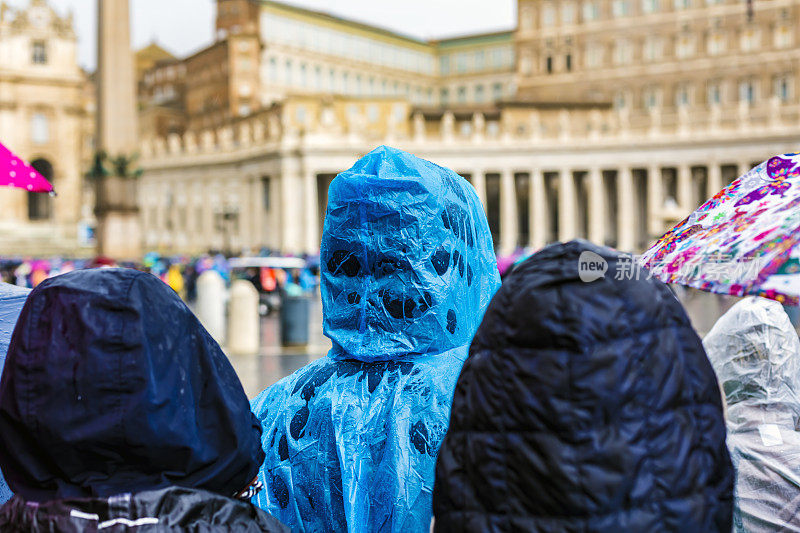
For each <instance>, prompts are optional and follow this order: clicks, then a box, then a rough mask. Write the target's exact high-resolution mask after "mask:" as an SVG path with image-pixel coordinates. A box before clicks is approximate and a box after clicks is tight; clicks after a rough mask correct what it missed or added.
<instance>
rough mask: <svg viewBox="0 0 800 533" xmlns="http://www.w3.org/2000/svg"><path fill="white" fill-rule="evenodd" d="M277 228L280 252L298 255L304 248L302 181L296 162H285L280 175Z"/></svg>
mask: <svg viewBox="0 0 800 533" xmlns="http://www.w3.org/2000/svg"><path fill="white" fill-rule="evenodd" d="M279 179H280V185H279V190H280V194H279V196H278V199H279V202H280V206H279V209H280V211H279V215H278V216H279V228H280V232H281V251H282V252H283V253H300V252H302V251H303V249H304V248H305V242H304V241H305V239H304V235H303V227H304V226H303V211H305V208H306V207H305V204H304V202H303V188H304V185H303V179H302V178H301V177H300V170H299V168H297V162H296V161H293V160H285V161H284V164H283V168H281V174H280V178H279Z"/></svg>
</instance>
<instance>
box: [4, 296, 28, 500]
mask: <svg viewBox="0 0 800 533" xmlns="http://www.w3.org/2000/svg"><path fill="white" fill-rule="evenodd" d="M29 292H30V290H28V289H24V288H22V287H17V286H16V285H9V284H8V283H0V376H2V373H3V366H4V365H5V361H6V352H8V343H9V341H10V340H11V333H12V332H13V331H14V326H15V325H16V324H17V317H19V313H20V311H22V306H23V305H24V304H25V299H26V298H27V297H28V293H29ZM11 496H13V494H12V492H11V489H10V488H8V483H7V482H6V480H5V478H4V477H3V472H2V471H0V505H2V504H4V503H6V502H7V501H8V500H9V498H11Z"/></svg>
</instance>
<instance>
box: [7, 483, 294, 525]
mask: <svg viewBox="0 0 800 533" xmlns="http://www.w3.org/2000/svg"><path fill="white" fill-rule="evenodd" d="M0 531H2V532H3V533H40V532H41V533H44V532H48V533H50V532H55V531H57V532H59V533H92V532H95V531H99V532H102V533H121V532H125V533H168V532H169V533H178V532H184V531H192V532H197V533H201V532H203V533H205V532H208V533H211V532H214V531H236V532H248V533H249V532H254V533H255V532H264V531H267V532H276V533H277V532H281V533H284V532H285V533H288V532H289V528H288V527H285V526H283V525H282V524H281V523H280V522H278V520H277V519H275V518H273V517H272V516H270V515H268V514H267V513H265V512H264V511H262V510H260V509H258V508H256V507H254V506H253V505H251V504H250V503H249V502H244V501H239V500H235V499H233V498H227V497H225V496H221V495H219V494H214V493H213V492H208V491H205V490H197V489H187V488H184V487H170V488H167V489H161V490H155V491H145V492H138V493H136V494H123V495H120V496H114V497H111V498H107V499H105V498H104V499H101V498H91V499H76V500H52V501H49V502H44V503H41V504H35V505H34V504H31V503H26V502H25V500H23V499H22V498H20V497H18V496H17V497H14V498H12V499H11V501H10V502H8V503H7V504H6V505H5V506H4V507H3V511H2V513H0Z"/></svg>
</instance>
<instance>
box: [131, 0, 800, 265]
mask: <svg viewBox="0 0 800 533" xmlns="http://www.w3.org/2000/svg"><path fill="white" fill-rule="evenodd" d="M797 9H798V3H797V2H796V0H794V1H789V0H760V1H758V2H755V9H754V11H753V13H752V17H748V13H747V10H746V5H745V4H744V3H743V2H738V1H734V0H730V1H727V0H669V1H667V0H641V1H636V2H635V1H634V0H588V1H586V2H577V1H575V2H572V1H571V0H549V1H548V0H520V5H519V10H518V13H519V20H518V26H519V28H518V30H516V31H515V32H513V34H512V35H513V45H514V52H513V54H512V56H511V57H516V60H515V61H514V71H513V72H511V76H510V78H509V79H510V80H511V81H508V82H499V81H498V82H497V83H503V84H504V85H503V87H504V89H503V90H502V91H500V93H502V95H501V94H498V98H493V97H488V98H487V97H486V96H487V95H486V93H484V96H483V98H475V95H476V92H477V91H476V89H475V85H474V84H475V83H481V84H484V86H485V87H486V86H488V85H486V84H489V83H495V82H490V81H488V79H487V80H486V81H475V79H479V78H480V77H479V76H478V77H477V78H475V79H473V78H471V77H470V76H471V74H469V72H468V69H469V68H472V67H473V66H476V65H486V63H485V62H481V61H486V58H487V57H489V56H490V55H491V54H492V53H490V52H489V50H492V49H494V48H495V47H496V46H498V45H497V41H495V40H494V39H501V40H502V34H495V35H491V34H489V35H482V36H472V37H465V38H463V39H462V40H460V42H454V43H453V45H454V46H455V49H453V50H451V52H448V54H450V55H449V56H448V57H449V58H450V59H448V60H444V59H443V58H444V57H445V55H444V50H448V46H449V45H448V46H446V45H444V44H443V42H442V41H439V42H437V43H428V44H427V45H428V46H429V47H431V49H433V50H435V53H434V55H433V57H434V58H435V60H434V62H433V63H432V64H428V63H426V62H424V61H420V62H419V63H414V62H413V61H412V62H411V64H417V65H418V66H420V68H430V72H431V74H426V73H425V72H419V73H417V74H416V75H415V76H414V79H415V80H417V81H416V83H422V82H424V83H425V84H426V85H425V86H424V87H430V88H432V91H431V93H430V94H431V95H432V96H431V98H430V99H428V98H427V94H428V92H427V88H423V89H422V91H421V98H416V95H417V91H416V89H415V88H414V87H413V86H411V87H410V89H409V91H408V92H406V91H405V90H404V89H402V90H400V92H399V94H392V93H391V92H390V94H383V93H381V92H380V91H378V93H377V94H374V93H371V92H370V91H369V90H367V91H363V90H362V91H360V92H359V91H355V92H354V93H350V92H346V91H345V92H344V93H340V92H339V91H326V90H325V89H324V87H325V86H324V81H323V82H322V83H323V89H322V90H321V91H320V90H309V91H306V90H302V83H301V84H300V85H301V86H300V87H298V86H296V85H292V84H291V83H288V81H287V80H296V79H297V78H295V77H290V76H289V75H286V76H285V77H284V78H281V74H280V72H281V69H283V68H285V67H286V71H287V72H289V71H290V69H295V68H296V67H297V66H298V65H303V64H304V63H303V62H304V61H307V62H306V63H305V64H306V78H305V79H306V84H309V83H310V84H311V86H312V87H315V85H314V83H315V82H313V80H314V75H313V73H314V72H316V66H315V65H314V63H313V62H312V60H314V58H316V57H324V56H325V54H312V53H309V55H308V56H307V57H306V56H305V55H303V54H304V53H305V52H303V46H309V47H310V49H311V50H313V49H314V46H316V47H317V49H319V47H320V46H323V45H322V44H321V43H322V42H325V43H328V44H330V43H331V42H332V41H330V39H331V37H330V35H328V36H327V37H322V36H318V37H314V31H312V30H313V29H314V26H313V25H312V26H308V27H305V26H302V25H295V26H290V27H289V29H285V30H281V29H280V27H279V25H275V24H264V21H265V20H267V21H268V20H270V17H273V16H276V15H275V13H276V12H279V13H282V14H283V15H284V16H286V17H287V18H292V19H293V20H294V19H298V20H300V19H303V20H306V18H307V17H310V18H312V19H314V20H319V23H318V25H319V28H318V29H320V31H322V30H321V28H324V29H325V30H326V31H327V30H330V27H329V23H330V24H333V22H331V21H330V20H328V19H327V18H325V17H323V16H322V15H320V14H317V13H314V12H306V11H304V10H297V8H289V7H286V6H282V5H280V4H277V3H276V2H263V3H262V10H263V11H262V16H261V18H260V21H261V24H262V27H261V29H260V30H259V31H260V32H261V33H262V35H264V34H265V32H266V30H265V29H264V28H265V27H271V28H272V29H273V30H274V31H275V32H276V33H277V34H280V32H282V31H285V37H284V38H278V37H275V34H271V35H272V36H271V37H270V39H272V41H269V42H266V44H265V45H264V47H263V51H262V65H261V68H262V69H264V68H266V75H262V77H261V81H262V85H261V87H262V89H261V90H262V94H263V95H264V98H263V100H262V104H263V106H262V110H260V111H258V112H254V113H251V114H249V115H246V116H242V117H230V118H229V119H228V120H227V121H225V122H223V123H221V124H220V125H218V126H215V127H209V128H203V129H199V130H192V129H189V130H187V131H186V132H185V133H184V134H182V135H178V134H173V135H170V136H167V137H163V136H162V137H156V136H153V137H148V138H145V139H144V140H143V147H142V151H143V154H144V167H145V169H146V173H145V176H144V178H143V181H142V194H141V198H142V199H143V201H145V202H146V205H143V207H142V209H143V211H142V213H143V227H144V232H145V246H146V247H147V248H149V249H160V250H162V251H181V252H187V253H194V252H199V251H203V250H206V249H208V248H231V249H247V248H259V247H261V246H268V247H271V248H274V249H279V250H282V251H285V252H295V253H312V254H313V253H316V251H317V250H318V246H319V237H320V231H321V227H322V220H323V218H324V206H325V204H326V200H327V198H326V194H327V186H328V184H329V182H330V180H331V179H332V178H333V176H334V175H335V174H336V173H338V172H340V171H341V170H343V169H346V168H348V167H349V166H350V165H351V164H352V163H353V161H354V160H355V159H357V158H358V157H360V156H361V155H363V154H364V153H366V152H368V151H369V150H371V149H372V148H374V147H375V146H378V145H380V144H391V145H394V146H397V147H399V148H403V149H406V150H408V151H411V152H413V153H415V154H417V155H419V156H421V157H424V158H427V159H431V160H433V161H435V162H437V163H439V164H442V165H446V166H449V167H451V168H453V169H454V170H456V171H457V172H459V173H461V174H462V175H464V176H465V177H466V178H468V179H469V180H470V182H471V183H472V184H473V186H474V187H475V188H476V191H477V193H478V195H479V197H480V198H481V199H482V201H483V203H484V206H485V208H486V210H487V216H488V219H489V225H490V228H491V230H492V233H493V237H494V239H495V244H496V245H497V247H498V250H499V251H500V252H501V253H509V252H511V251H513V250H514V249H515V248H517V247H531V248H539V247H541V246H543V245H544V244H546V243H549V242H553V241H555V240H567V239H571V238H575V237H584V238H588V239H590V240H592V241H595V242H598V243H603V244H608V245H611V246H615V247H617V248H619V249H622V250H626V251H639V250H642V249H643V248H645V247H646V246H647V245H648V244H649V243H650V242H651V241H652V239H654V238H655V237H657V236H658V235H660V234H661V233H662V232H663V231H664V230H665V229H667V228H668V227H669V226H671V225H672V224H674V223H676V222H678V221H679V220H680V219H681V218H683V217H684V216H685V215H686V214H688V213H689V212H690V211H691V210H692V209H694V208H695V207H697V206H698V205H699V204H700V203H701V202H702V201H704V200H705V199H706V198H707V197H708V196H710V195H712V194H714V193H716V192H717V191H718V190H719V189H721V188H722V187H723V186H724V185H725V184H727V183H729V182H730V181H732V180H733V179H735V177H737V176H738V175H740V174H742V173H743V172H745V171H746V170H748V169H749V168H751V166H752V165H754V164H756V163H758V162H760V161H762V160H764V159H766V158H768V157H769V156H771V155H774V154H776V153H781V152H791V151H797V142H798V139H800V101H798V98H797V93H796V92H795V86H796V78H797V76H798V75H800V68H798V65H797V60H798V57H800V40H798V39H796V38H795V37H796V35H795V34H796V32H797V31H798V30H797V26H798V25H797V24H789V25H788V28H789V29H788V30H785V28H786V27H787V25H786V21H787V20H788V21H790V22H791V21H795V22H796V21H797V16H798V12H797ZM288 13H291V14H292V16H289V14H288ZM297 13H299V14H297ZM295 15H297V16H295ZM315 17H316V18H315ZM334 22H335V24H338V25H347V24H348V23H347V22H346V21H342V20H341V19H335V21H334ZM293 24H294V22H293ZM297 24H299V22H298V23H297ZM350 24H351V26H350V28H351V31H352V33H353V34H354V35H356V36H359V37H360V36H361V35H362V33H361V32H363V31H367V29H365V27H364V25H362V24H357V23H350ZM336 27H337V28H339V26H336ZM309 28H311V29H309ZM302 29H305V30H308V31H307V33H306V34H305V37H302V33H303V32H302V31H301V30H302ZM374 31H375V32H378V33H380V32H384V30H378V29H374ZM787 31H788V33H787ZM321 35H326V34H325V33H321ZM752 35H757V36H758V37H752ZM778 35H780V37H776V36H778ZM787 35H788V36H787ZM290 36H293V37H292V38H291V39H290ZM716 36H721V37H719V38H720V39H721V40H722V41H721V42H723V43H724V44H719V42H718V41H717V40H716V39H717V37H716ZM655 37H659V39H658V40H657V41H658V43H660V45H659V46H656V45H654V44H652V39H651V38H655ZM281 39H283V40H281ZM325 39H328V40H325ZM394 39H396V40H397V42H399V41H400V40H402V39H405V38H404V37H402V36H395V37H394ZM262 41H263V37H262ZM315 42H316V43H317V44H316V45H315V44H314V43H315ZM353 42H358V41H353ZM303 43H306V44H305V45H304V44H303ZM308 43H311V44H308ZM467 43H468V45H467ZM687 43H690V44H687ZM691 43H693V44H691ZM708 43H713V44H711V45H709V44H708ZM745 43H746V44H745ZM462 45H463V48H460V47H461V46H462ZM409 46H410V45H409ZM331 49H333V48H332V47H331ZM482 49H483V54H482V55H481V50H482ZM712 49H713V50H714V52H713V54H712V53H711V52H710V51H709V50H712ZM354 50H355V49H351V50H350V53H349V54H348V55H350V56H351V57H357V55H356V54H355V53H354ZM290 52H291V53H292V54H295V55H292V56H291V57H290V58H289V60H290V61H289V62H287V58H286V57H285V56H284V55H281V54H284V53H285V54H289V53H290ZM657 52H658V53H657ZM365 53H366V52H365ZM369 53H374V52H369ZM369 53H367V56H364V58H362V59H361V61H363V65H364V69H365V70H364V71H363V72H362V74H361V76H362V84H363V82H364V80H365V79H366V80H369V76H372V75H375V76H376V80H380V79H381V78H380V77H378V76H377V74H378V73H382V72H384V70H382V68H383V67H379V66H377V65H376V66H374V67H373V66H370V63H369V59H370V57H371V56H369ZM501 55H502V54H501V53H498V57H499V56H501ZM273 57H274V58H275V61H274V64H275V65H277V71H276V73H275V74H274V76H273V74H271V72H273V71H271V70H270V68H271V67H270V65H271V64H273V61H272V58H273ZM398 57H399V56H398ZM409 57H413V56H409ZM480 57H483V60H479V59H478V58H480ZM302 58H306V59H302ZM298 61H300V62H299V63H298ZM352 61H353V63H352V64H353V65H355V64H356V62H355V60H352ZM288 63H290V67H287V64H288ZM376 63H381V64H383V61H382V60H376ZM342 64H343V65H350V63H348V62H346V61H345V62H343V63H342ZM426 65H427V66H426ZM321 67H322V72H323V76H322V79H323V80H324V79H325V75H324V73H325V72H326V71H325V70H324V69H325V68H326V66H324V65H321ZM348 68H349V67H348ZM476 68H477V67H476ZM291 72H292V74H291V76H295V74H296V71H295V70H291ZM300 72H302V70H301V71H300ZM353 72H355V71H353ZM397 72H398V74H397V76H398V83H399V84H402V83H405V82H404V81H402V79H403V78H402V77H401V76H400V74H399V71H397ZM487 75H488V74H487ZM491 75H492V76H497V77H496V78H493V79H497V80H500V79H505V78H503V76H505V74H503V75H501V73H500V71H493V72H492V73H491ZM364 76H367V77H366V78H364ZM334 78H335V76H334ZM300 79H301V80H302V79H303V78H302V76H300ZM480 79H481V80H483V78H480ZM281 80H284V81H283V85H282V82H281ZM308 80H312V81H311V82H309V81H308ZM782 80H786V83H783V81H782ZM751 81H752V90H751V85H748V83H750V82H751ZM387 82H388V83H387V85H388V86H390V87H391V86H392V84H393V80H392V78H390V77H388V74H387ZM292 83H294V82H292ZM409 83H410V82H409ZM506 83H507V84H506ZM382 85H383V84H382V81H381V82H379V83H378V84H377V86H378V87H382ZM401 86H402V85H401ZM362 87H363V85H362ZM369 87H370V84H369V82H367V88H369ZM460 87H464V88H465V89H464V91H463V92H460V91H459V88H460ZM717 87H718V88H719V91H717ZM453 88H455V94H456V99H455V100H453ZM770 88H772V89H775V91H774V92H770ZM445 89H447V92H443V91H444V90H445ZM512 89H513V90H514V94H513V95H511V96H510V95H508V94H507V91H510V90H512ZM684 89H685V91H684ZM484 90H486V89H485V88H484ZM461 95H463V99H461ZM653 95H655V96H653ZM266 104H269V105H268V106H267V105H266ZM145 199H146V200H145Z"/></svg>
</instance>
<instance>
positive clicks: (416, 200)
mask: <svg viewBox="0 0 800 533" xmlns="http://www.w3.org/2000/svg"><path fill="white" fill-rule="evenodd" d="M320 259H321V270H322V273H321V275H322V278H321V292H322V305H323V320H324V325H323V326H324V327H323V330H324V332H325V334H326V335H327V336H328V337H329V338H330V339H331V340H332V341H333V348H332V350H331V351H330V353H329V354H328V355H327V356H326V357H323V358H322V359H320V360H318V361H315V362H314V363H311V364H310V365H308V366H306V367H304V368H302V369H300V370H299V371H297V372H296V373H294V374H293V375H291V376H289V377H287V378H285V379H283V380H281V381H280V382H278V383H277V384H275V385H273V386H272V387H270V388H269V389H267V390H266V391H264V392H263V393H262V394H261V395H260V396H258V397H257V398H256V399H255V400H253V410H254V412H255V413H256V414H257V416H258V417H259V419H260V420H261V421H262V424H263V426H264V435H263V444H264V450H265V452H266V454H267V457H266V461H265V463H264V467H263V469H262V471H261V474H260V475H261V479H262V480H263V482H264V484H265V485H266V486H267V487H268V489H269V490H266V491H263V492H262V493H260V494H259V495H258V496H257V497H256V499H255V500H254V501H255V502H256V503H257V504H258V505H259V506H260V507H262V508H264V509H266V510H268V511H269V512H270V513H272V514H274V515H275V516H276V517H278V518H279V519H281V520H282V521H283V522H284V523H286V524H287V525H289V526H290V527H292V529H294V530H296V531H350V532H351V533H352V532H359V531H364V532H367V531H370V532H372V531H397V532H412V533H413V532H421V531H424V532H427V531H428V528H429V526H430V520H431V513H432V510H431V498H432V492H433V474H434V466H435V461H436V454H437V453H438V450H439V444H440V443H441V439H442V437H443V436H444V434H445V431H446V430H447V421H448V418H449V416H450V401H451V398H452V394H453V387H454V386H455V382H456V379H457V378H458V374H459V372H460V370H461V365H462V364H463V362H464V360H465V358H466V355H467V346H468V345H469V341H470V339H471V338H472V335H473V334H474V333H475V329H476V328H477V326H478V324H479V323H480V319H481V317H482V316H483V311H484V309H485V308H486V305H488V303H489V300H490V298H491V296H492V294H494V291H495V290H497V287H498V286H499V273H498V271H497V264H496V261H495V256H494V251H493V247H492V240H491V233H490V232H489V227H488V224H487V221H486V216H485V215H484V211H483V207H482V206H481V204H480V201H479V200H478V197H477V195H476V193H475V191H474V189H473V188H472V187H471V186H470V185H469V184H468V183H467V182H466V181H465V180H464V179H463V178H461V177H460V176H458V175H457V174H455V173H454V172H452V171H451V170H448V169H445V168H442V167H439V166H437V165H434V164H433V163H430V162H428V161H424V160H422V159H419V158H417V157H414V156H413V155H411V154H408V153H405V152H402V151H400V150H395V149H392V148H387V147H381V148H378V149H376V150H374V151H372V152H370V153H369V154H367V155H366V156H365V157H364V158H362V159H361V160H359V161H358V162H357V163H356V164H355V165H354V166H353V167H352V168H351V169H349V170H347V171H345V172H343V173H342V174H340V175H339V176H337V177H336V178H335V179H334V180H333V182H332V183H331V186H330V191H329V193H328V210H327V214H326V218H325V228H324V231H323V235H322V249H321V258H320Z"/></svg>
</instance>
